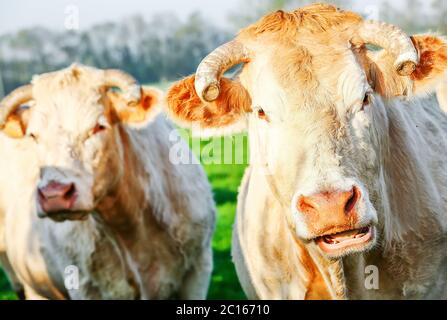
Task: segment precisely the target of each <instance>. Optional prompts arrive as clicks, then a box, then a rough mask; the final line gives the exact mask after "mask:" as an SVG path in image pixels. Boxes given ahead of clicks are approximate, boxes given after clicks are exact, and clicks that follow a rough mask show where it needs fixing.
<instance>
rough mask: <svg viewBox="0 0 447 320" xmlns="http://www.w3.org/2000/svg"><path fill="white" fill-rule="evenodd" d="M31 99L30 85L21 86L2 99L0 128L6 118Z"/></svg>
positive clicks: (31, 88)
mask: <svg viewBox="0 0 447 320" xmlns="http://www.w3.org/2000/svg"><path fill="white" fill-rule="evenodd" d="M32 98H33V86H32V85H31V84H27V85H24V86H21V87H19V88H17V89H15V90H14V91H12V92H11V93H10V94H8V95H7V96H6V97H4V98H3V100H2V101H1V102H0V128H3V127H4V125H5V123H6V120H7V119H8V116H9V115H10V114H11V113H12V112H14V111H15V110H16V109H17V108H18V107H20V105H22V104H23V103H25V102H28V101H29V100H31V99H32Z"/></svg>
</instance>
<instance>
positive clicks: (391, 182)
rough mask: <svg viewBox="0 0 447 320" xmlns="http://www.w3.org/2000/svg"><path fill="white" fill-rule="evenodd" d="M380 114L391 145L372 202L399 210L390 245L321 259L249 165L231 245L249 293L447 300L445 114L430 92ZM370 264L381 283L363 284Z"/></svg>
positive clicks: (262, 173)
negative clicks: (379, 193)
mask: <svg viewBox="0 0 447 320" xmlns="http://www.w3.org/2000/svg"><path fill="white" fill-rule="evenodd" d="M377 113H378V117H381V119H380V121H382V122H383V126H384V128H386V130H387V132H388V133H389V140H390V141H389V148H390V150H389V154H387V155H385V158H384V159H381V161H382V163H383V170H384V171H383V175H384V177H385V183H386V186H387V188H386V193H385V194H383V195H382V197H381V198H379V199H377V200H378V201H377V202H375V203H374V205H375V207H376V208H381V210H380V211H379V212H382V213H381V214H380V216H383V217H385V216H387V215H391V214H392V213H393V212H400V213H401V215H393V220H392V221H389V224H386V225H385V224H384V225H382V226H381V228H380V229H379V230H378V233H379V234H380V235H384V234H385V232H386V229H385V228H387V229H388V230H389V229H391V231H389V232H391V233H392V234H391V235H389V236H390V237H391V239H390V242H389V244H388V245H387V244H386V243H385V241H384V242H382V243H381V244H380V245H379V246H377V247H376V248H374V249H372V250H371V251H369V252H367V253H365V254H363V255H352V256H348V257H345V258H343V260H342V261H340V262H339V263H334V264H333V265H332V263H331V262H328V261H324V259H322V257H321V256H319V254H318V252H317V250H316V248H312V246H311V247H310V248H308V247H307V246H306V245H305V243H303V242H301V241H300V240H299V239H296V237H294V235H293V234H292V233H291V232H290V230H289V226H288V224H287V221H286V220H285V219H283V218H281V217H282V216H283V214H282V212H284V210H287V208H284V207H283V206H281V201H278V198H277V196H276V194H275V191H274V186H273V185H272V184H271V182H270V181H269V178H268V176H266V175H265V170H264V168H262V167H260V166H257V165H252V166H251V167H249V168H248V169H247V171H246V173H245V177H244V180H243V182H242V185H241V187H240V193H239V198H238V203H239V205H238V211H237V217H236V224H235V226H234V230H233V232H234V233H233V250H232V251H233V258H234V263H235V265H236V269H237V271H238V276H239V279H240V281H241V283H242V285H243V287H244V291H245V292H246V293H247V294H248V295H249V297H250V298H262V299H323V298H349V299H403V298H406V299H422V298H427V299H433V298H434V299H440V298H442V299H446V298H447V265H446V261H447V260H446V259H447V229H446V228H447V215H446V212H447V198H446V196H445V195H446V194H447V190H446V186H447V175H446V172H447V167H446V163H445V161H444V160H443V159H445V157H446V156H447V117H446V116H445V115H444V113H443V112H442V110H440V108H439V106H438V105H437V102H436V99H435V97H433V96H432V97H429V98H425V99H421V100H418V101H414V102H411V103H410V102H409V103H394V104H390V105H386V106H385V108H384V109H383V110H377ZM376 119H377V118H376ZM415 128H417V129H416V130H415ZM277 183H278V184H280V183H281V181H277ZM427 186H430V188H429V190H427V189H426V188H427ZM422 190H425V191H424V194H423V195H421V196H420V197H418V198H414V197H413V196H412V195H414V194H418V193H420V192H422ZM260 198H261V199H262V201H259V199H260ZM381 199H386V200H385V201H386V203H383V201H384V200H382V201H381ZM380 216H379V217H380ZM415 217H417V218H415ZM397 228H402V229H401V230H399V232H398V231H397V230H396V229H397ZM394 232H395V233H394ZM367 266H375V267H377V268H378V270H379V273H378V277H379V282H378V284H379V286H378V288H368V287H365V278H366V277H367V276H368V275H369V272H368V269H365V268H367ZM324 278H326V284H327V285H325V284H324V283H325V281H323V279H324Z"/></svg>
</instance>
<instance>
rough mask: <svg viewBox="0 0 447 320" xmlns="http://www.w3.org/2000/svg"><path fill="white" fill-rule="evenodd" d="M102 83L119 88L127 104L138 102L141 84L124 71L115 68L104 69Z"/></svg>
mask: <svg viewBox="0 0 447 320" xmlns="http://www.w3.org/2000/svg"><path fill="white" fill-rule="evenodd" d="M104 85H105V86H107V87H118V88H120V89H121V90H122V91H123V96H124V98H125V99H126V100H127V101H128V103H129V104H136V103H138V102H140V99H141V86H140V85H139V84H138V81H137V80H136V79H135V78H134V77H132V76H131V75H130V74H128V73H126V72H124V71H121V70H116V69H108V70H104Z"/></svg>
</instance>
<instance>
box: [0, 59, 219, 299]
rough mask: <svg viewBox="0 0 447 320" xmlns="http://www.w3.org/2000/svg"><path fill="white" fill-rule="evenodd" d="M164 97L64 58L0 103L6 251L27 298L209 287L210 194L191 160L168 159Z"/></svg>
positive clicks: (132, 295)
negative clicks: (57, 68)
mask: <svg viewBox="0 0 447 320" xmlns="http://www.w3.org/2000/svg"><path fill="white" fill-rule="evenodd" d="M112 87H117V88H120V89H121V91H119V92H118V91H116V90H115V91H114V92H111V91H109V90H107V89H109V88H112ZM161 99H162V96H161V93H160V92H158V91H156V90H154V89H151V88H141V87H140V86H139V85H138V84H137V83H136V81H135V80H134V79H133V78H132V77H131V76H129V75H127V74H125V73H123V72H120V71H117V70H97V69H93V68H89V67H85V66H82V65H73V66H71V67H69V68H67V69H64V70H60V71H57V72H53V73H48V74H42V75H39V76H37V77H35V78H34V79H33V81H32V83H31V84H29V85H27V86H24V87H21V88H19V89H16V90H15V91H13V92H12V93H11V94H10V95H9V96H7V97H6V98H5V99H4V100H3V101H2V102H1V108H0V121H1V125H2V128H3V129H2V132H0V135H1V136H0V144H1V149H0V152H1V156H0V162H1V163H0V167H2V168H5V167H7V168H8V169H7V170H4V169H1V174H2V176H1V186H0V191H1V192H2V193H3V194H6V195H7V197H6V198H7V199H6V200H5V202H6V205H5V206H6V209H5V218H4V219H5V221H4V229H5V240H6V241H5V244H6V253H7V257H8V259H9V262H10V264H11V266H12V268H13V270H14V271H15V274H16V275H17V278H18V279H19V281H20V283H21V284H22V285H23V286H24V288H25V294H26V297H27V298H36V299H39V298H49V299H65V298H70V299H166V298H185V299H204V298H205V297H206V294H207V290H208V285H209V280H210V274H211V269H212V252H211V243H210V239H211V235H212V232H213V229H214V221H215V207H214V202H213V200H212V194H211V190H210V186H209V183H208V181H207V178H206V176H205V173H204V171H203V169H202V168H201V167H200V165H193V164H176V163H178V161H176V159H174V158H172V159H171V158H170V156H169V155H170V152H171V149H172V147H173V145H174V142H172V141H171V140H170V135H172V133H173V130H174V129H173V126H172V125H171V124H170V123H169V122H168V121H167V120H166V119H165V117H164V116H161V115H158V111H159V109H160V108H159V106H160V105H161V103H162V101H161ZM24 104H27V105H28V106H29V108H24V107H23V105H24ZM21 106H22V107H21ZM175 143H176V145H175V147H176V148H177V149H176V150H177V152H178V153H179V154H183V156H185V155H186V156H188V157H190V158H191V157H192V156H191V154H190V153H191V151H190V150H189V148H188V146H187V145H186V144H184V143H182V144H180V145H179V143H178V141H176V142H175ZM171 160H172V161H171ZM5 189H6V190H5ZM2 199H3V198H2Z"/></svg>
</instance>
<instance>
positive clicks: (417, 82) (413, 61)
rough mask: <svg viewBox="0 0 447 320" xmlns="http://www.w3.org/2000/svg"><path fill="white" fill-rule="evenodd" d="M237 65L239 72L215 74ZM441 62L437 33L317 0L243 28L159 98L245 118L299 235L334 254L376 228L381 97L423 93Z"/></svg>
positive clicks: (370, 239)
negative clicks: (417, 32)
mask: <svg viewBox="0 0 447 320" xmlns="http://www.w3.org/2000/svg"><path fill="white" fill-rule="evenodd" d="M370 45H374V46H375V47H380V48H382V49H383V50H380V51H379V50H377V49H375V48H371V46H370ZM374 49H375V50H374ZM240 63H242V64H243V67H242V70H241V72H240V74H239V77H238V79H236V80H230V79H227V78H225V77H222V74H223V72H224V71H225V70H227V69H228V68H230V67H231V66H234V65H236V64H240ZM446 69H447V45H446V43H445V42H444V41H443V40H442V39H440V38H437V37H434V36H430V35H427V36H414V37H408V36H407V35H406V34H405V33H404V32H403V31H401V30H400V29H399V28H397V27H395V26H392V25H388V24H385V23H378V22H372V21H363V19H362V18H361V17H360V16H358V15H356V14H354V13H351V12H345V11H341V10H339V9H336V8H335V7H332V6H329V5H320V4H318V5H312V6H309V7H305V8H302V9H299V10H296V11H294V12H291V13H287V12H283V11H278V12H276V13H273V14H270V15H268V16H266V17H264V18H262V19H261V20H260V21H259V22H257V23H255V24H254V25H252V26H249V27H248V28H246V29H244V30H242V31H241V32H240V33H239V35H238V37H237V38H236V39H235V40H232V41H231V42H229V43H226V44H224V45H222V46H221V47H219V48H217V49H216V50H215V51H214V52H212V53H211V54H210V55H208V56H207V57H206V58H205V59H204V60H203V61H202V62H201V64H200V65H199V67H198V69H197V72H196V74H195V75H193V76H190V77H188V78H186V79H183V80H182V81H179V82H178V83H176V84H174V86H173V87H172V88H171V89H170V91H169V93H168V106H169V112H170V113H171V115H172V117H173V118H174V119H177V120H178V121H179V122H180V123H191V122H196V123H200V125H201V126H202V127H205V128H212V129H224V128H228V127H233V128H237V129H240V128H247V129H248V133H249V139H250V155H251V158H252V161H253V159H254V161H253V163H254V164H252V172H253V169H256V168H257V167H261V166H262V167H265V168H267V169H268V170H267V173H268V174H267V175H266V178H265V179H266V181H268V182H269V183H270V184H271V186H272V188H271V190H272V193H274V194H275V195H276V196H277V199H278V201H281V202H282V203H283V205H284V207H286V208H287V209H286V210H285V211H287V220H288V222H289V225H290V227H291V229H292V230H293V231H294V233H295V234H296V236H297V237H299V238H300V239H301V240H303V241H308V242H313V243H317V244H318V246H319V248H320V249H321V250H322V252H324V253H325V254H327V255H328V256H330V257H341V256H344V255H346V254H349V253H351V252H360V251H364V250H367V249H369V248H371V247H372V246H373V245H374V243H375V242H376V238H377V236H378V233H377V231H378V230H379V229H380V228H377V226H378V225H380V223H381V221H380V214H378V213H380V212H381V211H382V210H381V207H382V203H381V202H382V193H381V192H382V190H383V183H384V181H383V171H382V164H383V161H384V156H383V154H384V153H385V152H386V150H387V141H388V140H387V125H388V123H387V117H386V114H387V112H388V110H387V108H386V107H385V105H388V104H390V103H392V101H390V100H392V99H396V100H397V99H398V98H397V97H399V96H400V97H403V98H408V97H410V96H412V95H417V94H420V93H423V92H428V91H429V90H431V88H432V87H433V86H434V85H435V84H436V83H437V82H438V81H440V80H441V78H443V77H444V78H445V76H446ZM256 157H257V158H258V159H260V161H259V160H257V159H255V158H256ZM265 168H264V169H265ZM382 220H383V219H382ZM382 223H383V221H382Z"/></svg>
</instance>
